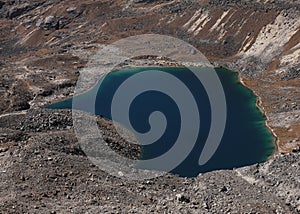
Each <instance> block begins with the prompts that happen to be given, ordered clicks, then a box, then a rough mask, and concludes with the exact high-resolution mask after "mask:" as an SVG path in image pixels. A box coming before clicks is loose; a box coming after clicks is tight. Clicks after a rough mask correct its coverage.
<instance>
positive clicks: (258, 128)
mask: <svg viewBox="0 0 300 214" xmlns="http://www.w3.org/2000/svg"><path fill="white" fill-rule="evenodd" d="M149 69H150V68H133V69H125V70H122V71H118V72H112V73H110V74H108V75H107V76H106V77H105V78H104V80H103V81H102V83H101V85H100V87H99V84H100V82H99V84H98V85H97V86H95V87H94V88H93V89H91V90H90V91H88V92H86V93H84V94H82V95H79V96H78V97H77V99H78V100H80V101H82V105H80V106H79V107H78V109H80V110H83V111H90V110H89V109H91V108H90V107H91V106H90V105H91V103H93V102H92V101H91V100H90V97H91V94H93V93H96V94H97V99H96V103H95V110H96V114H97V115H102V116H103V117H106V118H108V119H111V118H112V115H111V103H112V98H113V96H114V93H115V92H116V90H117V89H118V87H119V86H120V85H121V84H122V82H123V81H124V80H126V79H127V78H129V77H131V76H132V75H134V74H136V73H138V72H142V71H145V70H149ZM153 69H156V70H160V71H163V72H166V73H169V74H172V75H174V76H175V77H177V78H178V79H180V80H181V81H182V82H184V83H185V85H186V86H187V87H188V88H189V90H190V91H191V93H192V94H193V96H194V98H195V100H196V103H197V105H198V107H199V111H200V112H199V114H200V120H201V121H200V124H201V126H200V129H199V135H198V138H197V142H196V145H195V146H194V148H193V150H192V152H191V153H190V154H189V156H188V157H187V158H186V159H185V160H184V161H183V162H182V163H181V164H180V165H179V166H177V167H176V168H175V169H174V170H172V171H171V172H172V173H174V174H179V175H180V176H185V177H193V176H197V175H198V174H199V173H201V172H208V171H213V170H217V169H232V168H235V167H241V166H246V165H251V164H254V163H259V162H264V161H266V160H267V159H268V157H270V155H272V154H273V152H274V150H275V145H274V140H275V139H274V137H273V135H272V133H271V132H270V130H269V129H268V128H267V127H266V125H265V120H266V117H265V116H264V115H263V114H262V113H261V111H260V110H259V109H258V108H257V106H256V98H257V97H256V96H255V95H254V94H253V92H252V91H250V90H249V89H247V88H246V87H244V86H243V85H242V84H241V83H239V81H238V74H237V73H235V72H232V71H230V70H227V69H216V72H217V74H218V76H219V78H220V80H221V82H222V85H223V88H224V92H225V97H226V105H227V122H226V128H225V131H224V135H223V138H222V141H221V144H220V145H219V147H218V149H217V151H216V152H215V154H214V155H213V157H212V158H211V159H210V160H209V161H208V162H207V163H206V164H205V165H204V166H199V165H198V159H199V155H200V154H201V151H202V149H203V146H204V143H205V141H206V138H207V136H208V132H209V129H210V125H211V117H210V113H211V107H210V103H209V100H208V96H207V94H206V91H205V90H204V88H203V86H202V85H201V83H200V82H199V81H198V80H196V78H195V76H194V75H193V74H192V73H191V72H190V71H189V70H188V69H186V68H153ZM199 72H201V69H200V70H199ZM145 81H147V80H145ZM47 108H51V109H71V108H72V99H68V100H64V101H61V102H58V103H54V104H52V105H49V106H47ZM158 110H159V111H161V112H163V113H164V115H165V117H166V119H167V121H168V126H167V128H166V130H165V133H164V134H163V135H162V137H161V138H160V139H158V140H157V141H156V142H155V143H153V144H151V145H147V146H142V159H151V158H154V157H157V156H159V155H162V154H164V153H165V152H166V151H168V150H169V149H170V148H171V147H172V146H173V143H174V142H175V141H176V138H177V137H178V132H179V131H180V113H179V109H178V108H177V107H176V103H175V102H174V101H173V100H172V99H171V98H170V97H168V96H166V95H165V94H162V93H159V92H155V91H149V92H145V93H143V94H142V95H140V96H137V97H136V99H134V101H133V103H132V105H131V107H130V112H129V115H130V122H131V124H132V126H133V127H134V128H135V129H136V130H138V131H139V132H146V131H147V130H148V129H149V124H148V123H147V121H148V117H149V115H150V114H151V112H153V111H158ZM186 140H187V141H188V140H189V139H188V137H187V139H186ZM156 169H159V166H158V167H157V168H156Z"/></svg>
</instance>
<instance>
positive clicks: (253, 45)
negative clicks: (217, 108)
mask: <svg viewBox="0 0 300 214" xmlns="http://www.w3.org/2000/svg"><path fill="white" fill-rule="evenodd" d="M299 8H300V2H299V0H295V1H292V0H289V1H283V0H280V1H274V0H257V1H256V0H255V1H254V0H242V1H237V0H221V1H217V0H199V1H196V0H192V1H188V0H173V1H172V0H157V1H156V0H116V1H110V0H101V1H100V0H86V1H79V0H72V1H69V0H67V1H60V0H49V1H45V0H32V1H28V0H0V28H1V30H0V99H1V102H0V113H1V115H0V167H1V172H0V187H1V188H0V189H1V190H0V191H1V195H3V196H4V195H5V197H1V198H0V204H1V206H0V207H1V208H0V210H1V209H3V212H5V213H6V212H11V213H14V212H30V213H34V212H36V213H41V212H46V211H47V212H48V211H49V212H50V211H52V213H54V212H55V211H56V212H59V213H60V212H71V211H72V210H74V212H77V213H82V212H84V211H89V212H92V213H99V209H103V212H104V211H105V210H106V211H108V212H122V211H123V212H127V211H128V212H129V211H133V212H142V211H146V210H147V211H151V210H153V212H159V211H161V210H162V209H164V210H165V211H166V212H168V211H172V210H175V209H178V210H177V211H175V213H177V212H183V213H185V212H186V213H188V212H194V213H199V212H200V213H202V212H203V213H216V212H217V213H224V212H231V213H240V212H255V211H257V212H261V213H293V212H296V210H297V209H298V211H299V205H300V195H299V192H300V187H299V183H300V181H299V179H297V178H298V177H299V170H298V169H299V154H298V153H299V151H300V149H299V147H300V90H299V88H300V81H299V77H300V60H299V58H300V45H299V42H300V9H299ZM144 33H156V34H165V35H170V36H174V37H177V38H180V39H182V40H184V41H186V42H189V43H190V44H192V45H194V46H195V47H197V48H198V49H199V50H200V51H201V52H202V53H204V54H205V56H207V57H208V59H209V60H210V61H211V62H212V63H213V64H214V65H216V66H225V67H228V68H231V69H233V70H236V71H239V73H240V74H241V79H242V81H243V82H244V83H245V84H246V85H247V86H248V87H249V88H250V89H252V90H253V91H254V92H255V93H256V94H257V95H258V96H259V97H260V100H259V104H260V105H261V107H262V108H263V110H264V111H265V113H266V115H267V117H268V125H269V126H270V128H271V129H272V130H273V132H274V134H275V135H276V136H277V137H278V142H277V144H278V151H279V152H278V154H277V156H276V157H273V158H272V159H271V160H270V161H269V162H267V163H265V164H264V165H258V166H252V167H246V168H245V169H238V170H229V171H217V172H213V173H208V174H205V175H201V176H199V177H198V178H195V179H182V178H177V177H176V176H171V175H169V176H166V177H163V178H158V179H154V180H151V181H145V182H140V183H138V184H136V183H133V182H132V183H130V182H128V183H123V181H122V180H119V179H116V178H113V177H110V176H108V175H107V174H106V173H104V172H100V171H99V170H98V169H96V168H95V167H94V166H92V165H90V164H89V163H88V160H87V158H86V157H85V156H84V155H82V154H81V153H80V151H78V148H77V146H78V145H77V140H76V138H75V136H74V131H73V128H72V123H70V121H71V118H69V116H68V113H64V111H62V112H56V113H58V114H59V116H57V118H58V119H59V118H60V119H62V120H61V121H60V122H59V121H56V119H55V118H56V116H54V118H53V121H56V122H55V123H53V124H50V123H49V120H48V119H47V118H44V117H41V116H39V114H42V115H44V114H46V115H48V114H50V115H51V114H53V113H54V112H52V111H51V112H50V113H49V112H46V113H45V112H42V113H39V112H40V111H41V109H40V108H41V107H43V106H44V105H45V104H47V103H51V102H54V101H57V100H60V99H64V98H66V97H70V96H71V95H72V93H73V91H74V86H75V84H76V81H77V78H78V76H79V72H80V70H81V68H83V67H84V66H85V65H86V63H87V62H88V59H89V56H90V55H92V54H93V53H94V52H95V51H96V50H97V48H99V47H101V46H103V45H107V44H110V43H112V42H114V41H117V40H119V39H121V38H125V37H128V36H131V35H139V34H144ZM44 111H46V110H44ZM62 115H65V117H64V116H62ZM61 117H62V118H61ZM24 118H27V120H28V118H32V119H31V120H30V121H28V123H29V124H31V123H32V126H31V125H26V124H24V121H23V120H25V119H24ZM27 120H26V121H27ZM45 120H46V121H45ZM45 124H46V125H47V127H45ZM49 124H50V125H49ZM22 127H23V128H22ZM51 139H52V140H51ZM292 151H293V152H294V154H293V155H280V153H285V152H290V153H291V152H292ZM37 172H38V173H37ZM32 184H34V185H32ZM97 185H98V186H97ZM120 190H122V191H120ZM114 194H116V196H115V197H114V196H113V195H114ZM124 208H126V209H124Z"/></svg>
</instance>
